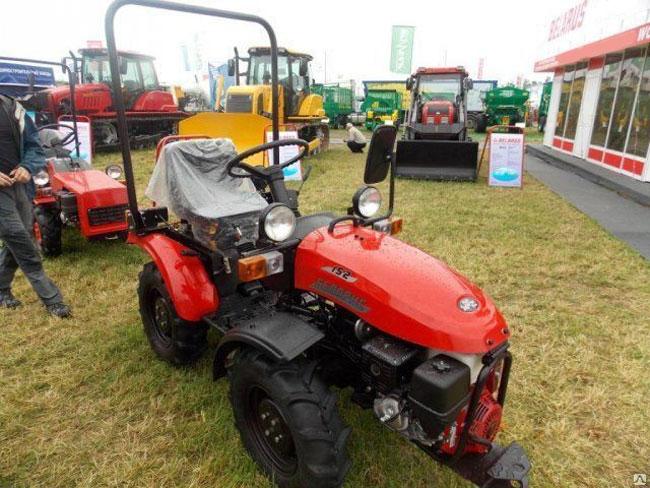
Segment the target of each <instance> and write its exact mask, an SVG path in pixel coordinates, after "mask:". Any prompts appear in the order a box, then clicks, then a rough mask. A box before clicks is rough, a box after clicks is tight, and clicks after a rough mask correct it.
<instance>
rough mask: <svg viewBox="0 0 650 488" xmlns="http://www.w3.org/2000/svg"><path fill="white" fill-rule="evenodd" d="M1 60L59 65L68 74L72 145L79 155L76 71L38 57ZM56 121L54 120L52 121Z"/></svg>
mask: <svg viewBox="0 0 650 488" xmlns="http://www.w3.org/2000/svg"><path fill="white" fill-rule="evenodd" d="M0 60H2V61H12V62H14V63H25V64H43V65H45V66H59V67H60V68H62V69H63V72H64V73H66V74H67V75H68V84H69V85H70V112H72V128H73V129H74V147H75V149H76V151H77V157H80V156H79V136H78V134H77V105H76V102H75V96H74V87H75V85H76V83H77V73H76V72H73V71H72V70H71V69H70V67H69V66H68V65H66V64H65V63H59V62H57V61H42V60H40V59H28V58H10V57H7V56H0ZM54 122H56V121H54Z"/></svg>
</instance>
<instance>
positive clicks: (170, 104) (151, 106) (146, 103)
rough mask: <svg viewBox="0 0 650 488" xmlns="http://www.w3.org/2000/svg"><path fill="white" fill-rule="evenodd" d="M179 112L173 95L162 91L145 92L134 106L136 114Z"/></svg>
mask: <svg viewBox="0 0 650 488" xmlns="http://www.w3.org/2000/svg"><path fill="white" fill-rule="evenodd" d="M177 110H178V107H177V106H176V104H175V103H174V97H173V95H172V94H171V93H169V92H164V91H160V90H156V91H149V92H144V93H143V94H142V95H140V96H139V97H138V99H137V100H136V101H135V103H134V104H133V111H135V112H176V111H177Z"/></svg>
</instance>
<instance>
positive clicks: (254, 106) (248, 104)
mask: <svg viewBox="0 0 650 488" xmlns="http://www.w3.org/2000/svg"><path fill="white" fill-rule="evenodd" d="M248 56H249V57H248V58H246V59H244V58H240V57H239V56H236V57H235V59H233V60H231V61H232V62H231V66H230V71H231V73H233V74H234V71H235V70H239V68H238V65H239V61H241V60H246V61H248V69H247V71H246V86H237V87H232V88H230V89H229V90H228V95H227V97H226V112H239V113H242V112H245V113H250V112H253V113H257V114H260V115H262V114H269V113H270V112H271V108H270V98H271V96H270V93H271V92H270V85H271V55H270V50H269V48H268V47H252V48H250V49H249V50H248ZM312 59H313V58H312V56H310V55H309V54H303V53H298V52H293V51H289V50H287V49H284V48H279V49H278V82H279V84H280V90H281V96H280V104H281V112H282V114H281V118H285V117H297V116H299V115H307V112H306V111H307V109H308V107H307V106H305V107H304V109H303V102H305V101H306V100H307V99H308V97H309V96H310V94H311V90H310V79H311V78H310V71H309V63H310V62H311V60H312Z"/></svg>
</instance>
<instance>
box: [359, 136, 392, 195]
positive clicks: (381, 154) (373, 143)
mask: <svg viewBox="0 0 650 488" xmlns="http://www.w3.org/2000/svg"><path fill="white" fill-rule="evenodd" d="M396 138H397V127H395V126H394V125H380V126H379V127H377V128H376V129H375V131H374V132H373V133H372V139H371V140H370V147H369V149H368V157H367V158H366V169H365V171H364V173H363V181H364V183H365V184H366V185H373V184H375V183H381V182H382V181H384V180H385V179H386V176H387V175H388V170H389V169H390V165H391V163H392V160H393V147H394V146H395V139H396Z"/></svg>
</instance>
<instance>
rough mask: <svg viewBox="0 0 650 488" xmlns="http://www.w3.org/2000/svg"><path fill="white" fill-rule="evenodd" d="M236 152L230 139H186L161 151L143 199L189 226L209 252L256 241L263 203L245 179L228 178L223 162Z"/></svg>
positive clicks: (247, 179) (264, 202) (248, 179)
mask: <svg viewBox="0 0 650 488" xmlns="http://www.w3.org/2000/svg"><path fill="white" fill-rule="evenodd" d="M236 155H237V152H236V150H235V146H234V144H233V143H232V141H231V140H230V139H191V140H181V141H177V142H172V143H169V144H167V145H166V146H164V147H163V149H162V151H161V152H160V155H159V156H158V161H157V162H156V167H155V168H154V171H153V174H152V175H151V180H150V181H149V186H148V187H147V190H146V191H145V194H146V195H147V197H149V198H150V199H151V200H153V201H154V202H156V205H158V206H165V207H167V208H168V209H169V210H171V212H173V213H174V214H175V215H176V216H177V217H179V218H180V219H183V220H186V221H187V222H189V223H190V224H191V226H192V233H193V234H194V237H195V238H196V239H197V240H198V241H199V242H201V244H203V245H204V246H206V247H208V248H210V249H216V248H220V249H227V248H231V247H233V246H234V245H236V244H241V243H244V242H246V241H251V242H254V241H256V240H257V237H258V220H259V214H260V212H261V211H262V209H264V208H265V207H266V206H267V205H268V203H267V202H266V200H265V199H264V198H263V197H262V196H261V195H260V194H259V193H258V192H257V191H256V190H255V186H254V185H253V182H252V181H251V180H250V178H233V177H232V176H230V175H229V174H228V173H227V171H226V163H227V162H228V161H229V160H230V159H232V158H233V157H235V156H236Z"/></svg>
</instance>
